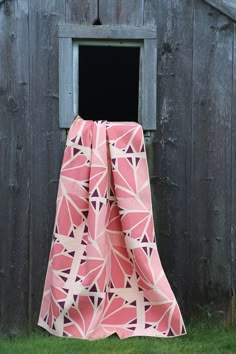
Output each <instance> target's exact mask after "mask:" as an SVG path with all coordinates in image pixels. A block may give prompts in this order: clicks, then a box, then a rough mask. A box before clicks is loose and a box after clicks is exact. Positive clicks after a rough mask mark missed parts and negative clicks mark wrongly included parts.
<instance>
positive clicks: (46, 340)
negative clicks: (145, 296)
mask: <svg viewBox="0 0 236 354" xmlns="http://www.w3.org/2000/svg"><path fill="white" fill-rule="evenodd" d="M187 331H188V334H187V335H185V336H182V337H177V338H168V339H160V338H151V337H133V338H128V339H124V340H120V339H119V338H118V337H117V336H112V337H110V338H106V339H102V340H98V341H86V340H80V339H72V338H58V337H53V336H50V335H48V334H47V333H46V332H45V331H41V330H39V331H37V332H36V333H32V334H31V335H29V336H26V335H21V336H16V337H14V338H8V337H6V336H5V337H4V336H2V337H0V353H1V354H74V353H76V354H106V353H107V354H146V353H147V354H149V353H157V354H159V353H160V354H162V353H163V354H164V353H168V354H172V353H173V354H178V353H181V354H182V353H189V354H195V353H200V354H204V353H212V354H225V353H234V354H235V353H236V327H226V326H223V325H216V324H209V323H208V324H207V323H198V324H190V325H188V326H187Z"/></svg>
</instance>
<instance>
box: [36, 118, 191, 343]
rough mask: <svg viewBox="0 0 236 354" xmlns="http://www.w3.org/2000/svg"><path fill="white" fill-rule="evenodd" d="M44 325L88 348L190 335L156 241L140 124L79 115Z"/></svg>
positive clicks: (64, 177) (61, 197) (64, 178)
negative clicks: (94, 343) (110, 341)
mask: <svg viewBox="0 0 236 354" xmlns="http://www.w3.org/2000/svg"><path fill="white" fill-rule="evenodd" d="M38 325H39V326H41V327H43V328H45V329H46V330H47V331H48V332H50V333H51V334H53V335H56V336H68V337H77V338H82V339H91V340H93V339H99V338H105V337H108V336H110V335H111V334H113V333H117V335H118V336H119V337H120V338H121V339H123V338H127V337H131V336H155V337H166V338H170V337H175V336H180V335H184V334H186V328H185V325H184V322H183V318H182V315H181V312H180V309H179V306H178V304H177V302H176V299H175V296H174V294H173V291H172V289H171V287H170V285H169V282H168V280H167V278H166V276H165V273H164V271H163V268H162V265H161V262H160V258H159V254H158V250H157V246H156V242H155V233H154V225H153V215H152V205H151V193H150V183H149V174H148V166H147V159H146V152H145V145H144V138H143V131H142V127H141V126H140V125H139V124H138V123H132V122H108V121H97V122H93V121H85V120H83V119H82V118H81V117H77V118H76V119H75V120H74V122H73V124H72V126H71V128H70V130H69V133H68V137H67V142H66V147H65V152H64V157H63V161H62V167H61V171H60V179H59V185H58V193H57V201H56V217H55V223H54V230H53V237H52V244H51V250H50V255H49V261H48V269H47V273H46V279H45V285H44V291H43V297H42V303H41V310H40V315H39V320H38Z"/></svg>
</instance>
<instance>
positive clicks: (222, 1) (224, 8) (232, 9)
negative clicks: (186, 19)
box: [204, 0, 236, 21]
mask: <svg viewBox="0 0 236 354" xmlns="http://www.w3.org/2000/svg"><path fill="white" fill-rule="evenodd" d="M204 1H205V2H206V3H208V4H210V5H211V6H213V7H214V8H216V9H217V10H219V11H221V12H223V14H225V15H227V16H229V17H230V18H231V19H233V20H234V21H236V2H235V0H204Z"/></svg>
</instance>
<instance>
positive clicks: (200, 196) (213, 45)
mask: <svg viewBox="0 0 236 354" xmlns="http://www.w3.org/2000/svg"><path fill="white" fill-rule="evenodd" d="M232 29H233V27H232V22H229V19H228V18H227V17H225V16H223V15H222V14H220V13H219V12H218V11H217V10H213V9H212V8H211V7H210V6H207V5H206V4H204V3H202V2H198V3H197V4H196V6H195V11H194V55H193V101H192V102H193V116H192V121H193V122H192V124H193V130H192V132H193V135H192V139H193V145H192V181H191V183H192V218H191V229H192V231H191V233H192V301H193V303H195V304H199V306H202V310H204V309H207V310H208V311H209V312H211V311H213V312H214V311H218V312H216V313H219V314H221V315H222V316H223V317H224V316H225V315H226V313H227V311H228V305H229V300H230V297H229V296H230V293H231V249H230V224H231V218H230V215H231V193H232V191H231V113H232V112H231V100H232V77H233V71H232V54H233V53H232V48H233V32H232ZM203 312H204V311H203Z"/></svg>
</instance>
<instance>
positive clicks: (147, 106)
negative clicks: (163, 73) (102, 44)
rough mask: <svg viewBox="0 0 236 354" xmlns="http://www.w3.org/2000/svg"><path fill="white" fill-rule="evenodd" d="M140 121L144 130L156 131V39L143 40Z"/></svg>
mask: <svg viewBox="0 0 236 354" xmlns="http://www.w3.org/2000/svg"><path fill="white" fill-rule="evenodd" d="M142 65H143V69H142V73H141V75H142V76H143V77H142V85H143V88H142V96H143V98H142V108H143V112H142V119H141V122H140V123H141V124H142V126H143V129H144V130H145V129H146V130H155V129H156V120H157V119H156V114H157V112H156V100H157V39H146V40H144V46H143V58H142Z"/></svg>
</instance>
